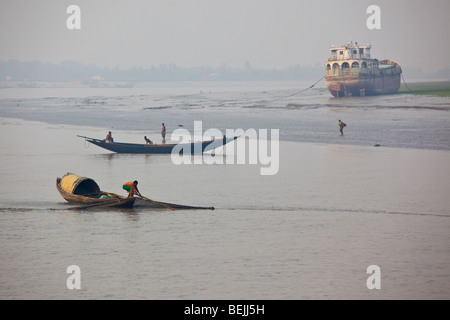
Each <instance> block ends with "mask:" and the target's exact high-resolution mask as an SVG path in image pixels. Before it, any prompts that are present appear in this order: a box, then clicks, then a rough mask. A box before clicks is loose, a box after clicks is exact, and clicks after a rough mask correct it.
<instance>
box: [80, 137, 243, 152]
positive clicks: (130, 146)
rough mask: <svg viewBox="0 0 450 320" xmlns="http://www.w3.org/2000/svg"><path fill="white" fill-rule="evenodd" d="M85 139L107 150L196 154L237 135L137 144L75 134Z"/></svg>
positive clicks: (230, 139)
mask: <svg viewBox="0 0 450 320" xmlns="http://www.w3.org/2000/svg"><path fill="white" fill-rule="evenodd" d="M77 137H80V138H84V139H85V140H86V141H88V142H90V143H92V144H94V145H96V146H98V147H100V148H103V149H106V150H109V151H112V152H116V153H136V154H170V153H172V152H175V153H178V154H183V153H184V152H186V153H190V154H198V153H203V152H208V151H211V150H214V149H216V148H219V147H222V146H224V145H225V144H227V143H229V142H231V141H234V140H236V139H237V138H238V137H233V138H227V137H226V136H224V137H223V138H222V139H214V140H208V141H202V142H191V143H180V144H175V143H174V144H139V143H123V142H106V141H105V140H100V139H95V138H90V137H86V136H77Z"/></svg>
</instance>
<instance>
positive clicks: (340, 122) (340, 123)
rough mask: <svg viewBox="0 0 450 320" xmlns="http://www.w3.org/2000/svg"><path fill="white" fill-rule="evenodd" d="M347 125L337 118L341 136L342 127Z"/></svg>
mask: <svg viewBox="0 0 450 320" xmlns="http://www.w3.org/2000/svg"><path fill="white" fill-rule="evenodd" d="M346 126H347V125H346V124H345V123H344V122H342V121H341V120H339V131H340V132H341V136H343V135H344V127H346Z"/></svg>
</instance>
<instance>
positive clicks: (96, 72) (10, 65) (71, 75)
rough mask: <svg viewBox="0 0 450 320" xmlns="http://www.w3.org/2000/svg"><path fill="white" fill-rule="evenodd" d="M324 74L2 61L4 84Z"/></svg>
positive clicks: (318, 70)
mask: <svg viewBox="0 0 450 320" xmlns="http://www.w3.org/2000/svg"><path fill="white" fill-rule="evenodd" d="M323 75H324V69H323V66H322V65H320V66H319V65H317V66H314V67H302V66H294V67H290V68H286V69H281V70H278V69H272V70H269V69H258V68H253V67H251V66H250V64H249V63H246V64H245V66H244V67H243V68H231V67H229V66H226V65H222V66H220V67H210V66H204V67H191V68H186V67H179V66H176V65H174V64H169V65H166V64H164V65H159V66H154V67H151V68H137V67H135V68H130V69H121V68H119V67H116V68H101V67H98V66H95V65H86V64H83V63H81V62H78V61H63V62H61V63H59V64H50V63H43V62H39V61H32V62H20V61H16V60H10V61H1V60H0V81H2V82H3V81H51V82H67V81H84V82H89V81H99V80H101V81H122V82H123V81H136V82H147V81H252V80H255V81H257V80H260V81H266V80H274V81H277V80H282V81H283V80H310V79H318V78H320V77H321V76H323Z"/></svg>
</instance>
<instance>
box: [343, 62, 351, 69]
mask: <svg viewBox="0 0 450 320" xmlns="http://www.w3.org/2000/svg"><path fill="white" fill-rule="evenodd" d="M349 67H350V65H349V64H348V62H344V63H343V64H342V69H344V68H349Z"/></svg>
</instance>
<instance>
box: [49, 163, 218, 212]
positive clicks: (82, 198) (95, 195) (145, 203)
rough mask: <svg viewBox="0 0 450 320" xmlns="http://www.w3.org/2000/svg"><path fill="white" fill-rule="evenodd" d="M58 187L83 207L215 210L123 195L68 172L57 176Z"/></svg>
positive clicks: (64, 194)
mask: <svg viewBox="0 0 450 320" xmlns="http://www.w3.org/2000/svg"><path fill="white" fill-rule="evenodd" d="M56 188H57V189H58V191H59V193H60V194H61V196H62V197H63V198H64V199H65V200H66V201H67V202H69V203H73V204H80V205H83V206H82V207H81V208H91V207H92V208H93V207H121V208H132V207H133V206H134V207H139V208H150V209H163V210H164V209H169V210H202V209H205V210H214V207H200V206H188V205H181V204H176V203H168V202H159V201H153V200H151V199H148V198H144V199H141V198H135V197H131V198H128V197H123V196H119V195H117V194H115V193H110V192H104V191H101V190H100V187H99V186H98V184H97V183H96V182H95V181H94V180H93V179H91V178H86V177H81V176H78V175H75V174H73V173H70V172H69V173H66V174H65V175H64V176H63V177H62V178H56Z"/></svg>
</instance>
